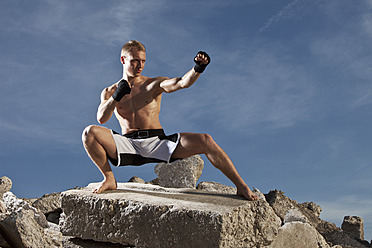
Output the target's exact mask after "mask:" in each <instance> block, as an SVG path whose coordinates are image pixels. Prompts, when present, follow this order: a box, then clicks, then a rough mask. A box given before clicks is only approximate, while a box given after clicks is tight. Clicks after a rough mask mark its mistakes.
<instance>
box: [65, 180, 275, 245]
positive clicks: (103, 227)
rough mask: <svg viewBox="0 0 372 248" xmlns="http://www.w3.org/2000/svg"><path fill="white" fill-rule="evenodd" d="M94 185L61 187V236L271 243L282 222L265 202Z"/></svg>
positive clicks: (132, 240) (123, 185) (160, 241)
mask: <svg viewBox="0 0 372 248" xmlns="http://www.w3.org/2000/svg"><path fill="white" fill-rule="evenodd" d="M93 187H94V185H93V184H90V185H89V186H88V187H87V188H86V189H82V190H71V191H66V192H63V194H62V209H63V212H64V217H63V220H62V222H61V231H62V233H63V235H69V236H74V237H79V238H82V239H91V240H95V241H100V242H112V243H120V244H123V245H134V246H136V247H194V246H195V247H196V246H200V247H255V246H256V245H259V246H266V245H269V244H270V243H271V242H272V241H273V239H274V238H275V237H276V235H277V232H278V229H279V227H280V225H281V221H280V219H279V218H278V217H277V216H276V215H275V214H274V212H273V211H272V209H271V208H270V206H269V205H268V204H267V202H266V201H257V202H249V201H246V200H244V199H243V198H241V197H238V196H234V195H225V196H223V195H221V194H213V193H209V192H208V193H207V192H201V191H198V190H195V189H175V188H173V189H169V188H163V187H160V186H155V185H149V184H144V185H140V184H136V183H120V184H119V185H118V189H117V190H114V191H110V192H106V193H103V194H99V195H97V194H93V193H91V188H93ZM86 223H90V224H89V225H87V224H86Z"/></svg>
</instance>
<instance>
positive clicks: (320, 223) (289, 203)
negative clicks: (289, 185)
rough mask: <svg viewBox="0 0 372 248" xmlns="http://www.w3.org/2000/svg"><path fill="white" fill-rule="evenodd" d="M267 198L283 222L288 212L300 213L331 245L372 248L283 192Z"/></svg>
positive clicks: (270, 193)
mask: <svg viewBox="0 0 372 248" xmlns="http://www.w3.org/2000/svg"><path fill="white" fill-rule="evenodd" d="M265 196H266V200H267V202H268V203H269V204H270V206H271V207H272V208H273V209H274V211H275V213H276V214H277V215H278V216H279V217H280V219H281V220H282V221H283V222H284V220H285V218H286V215H287V213H288V211H296V212H298V211H299V212H301V213H302V214H303V216H304V217H306V221H307V222H308V223H309V224H310V225H311V226H313V227H314V228H315V229H316V230H317V231H318V232H319V233H320V234H321V235H322V236H323V237H324V238H325V239H326V240H327V242H328V243H330V244H331V245H340V246H342V247H343V248H370V244H369V243H368V242H367V241H361V240H358V239H355V238H353V237H352V236H350V235H348V234H347V233H345V232H343V231H342V230H341V229H340V228H338V227H336V225H335V224H333V223H330V222H327V221H324V220H322V219H320V218H319V217H318V216H317V211H315V212H314V211H313V210H311V209H309V208H308V207H307V204H305V205H303V204H298V203H297V201H294V200H291V199H289V198H288V197H287V196H285V195H284V192H282V191H279V190H271V191H270V192H269V193H268V194H266V195H265ZM287 218H288V217H287Z"/></svg>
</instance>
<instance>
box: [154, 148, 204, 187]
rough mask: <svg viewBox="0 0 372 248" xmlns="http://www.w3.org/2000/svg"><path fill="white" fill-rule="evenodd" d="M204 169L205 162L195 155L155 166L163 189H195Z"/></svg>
mask: <svg viewBox="0 0 372 248" xmlns="http://www.w3.org/2000/svg"><path fill="white" fill-rule="evenodd" d="M203 167H204V161H203V160H202V159H201V157H200V156H199V155H195V156H191V157H189V158H185V159H181V160H177V161H175V162H172V163H169V164H168V163H159V164H157V165H156V166H155V173H156V174H157V175H158V178H159V185H160V186H162V187H168V188H194V189H195V188H196V183H197V181H198V179H199V177H200V176H201V174H202V171H203Z"/></svg>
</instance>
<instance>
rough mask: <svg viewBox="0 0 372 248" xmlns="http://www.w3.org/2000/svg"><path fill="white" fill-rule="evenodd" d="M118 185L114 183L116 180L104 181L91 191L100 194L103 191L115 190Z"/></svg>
mask: <svg viewBox="0 0 372 248" xmlns="http://www.w3.org/2000/svg"><path fill="white" fill-rule="evenodd" d="M117 188H118V184H117V182H116V179H115V178H113V179H104V180H103V181H102V182H101V183H100V184H99V185H98V186H97V187H96V188H95V189H93V190H92V192H93V193H97V194H99V193H102V192H103V191H105V190H109V189H117Z"/></svg>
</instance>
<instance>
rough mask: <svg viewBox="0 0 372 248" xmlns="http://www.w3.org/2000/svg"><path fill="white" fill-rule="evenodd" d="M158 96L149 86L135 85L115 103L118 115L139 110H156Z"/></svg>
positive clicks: (158, 106)
mask: <svg viewBox="0 0 372 248" xmlns="http://www.w3.org/2000/svg"><path fill="white" fill-rule="evenodd" d="M160 100H161V97H160V96H156V92H155V91H154V89H152V88H151V87H149V86H147V85H145V84H143V85H135V86H133V87H132V90H131V93H130V94H129V95H126V96H124V97H123V99H122V100H121V101H120V102H119V104H118V105H117V111H118V113H119V114H120V115H122V116H123V115H125V114H129V113H131V114H133V113H139V112H149V111H150V112H151V111H158V109H159V108H160Z"/></svg>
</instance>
